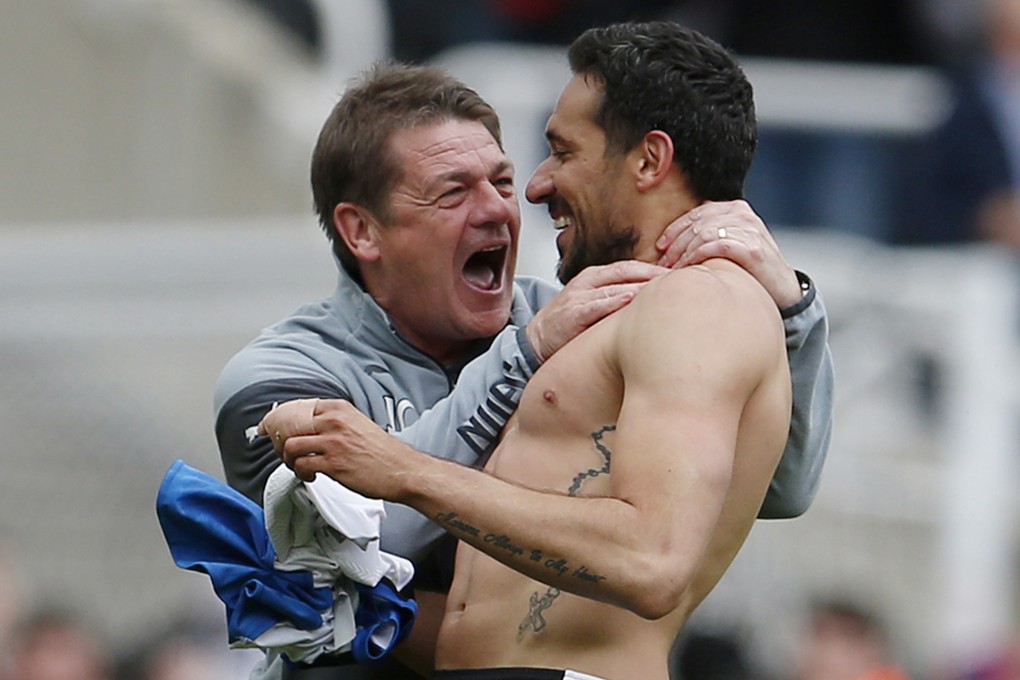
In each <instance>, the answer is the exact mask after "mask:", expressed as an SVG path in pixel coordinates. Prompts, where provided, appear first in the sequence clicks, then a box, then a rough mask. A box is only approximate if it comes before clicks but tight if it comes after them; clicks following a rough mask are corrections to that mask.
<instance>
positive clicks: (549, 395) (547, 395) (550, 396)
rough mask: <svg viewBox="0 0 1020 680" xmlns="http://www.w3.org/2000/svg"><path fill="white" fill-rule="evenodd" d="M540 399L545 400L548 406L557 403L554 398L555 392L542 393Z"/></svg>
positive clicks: (556, 399)
mask: <svg viewBox="0 0 1020 680" xmlns="http://www.w3.org/2000/svg"><path fill="white" fill-rule="evenodd" d="M542 398H543V399H545V400H546V401H547V402H549V403H550V404H552V405H553V406H555V405H556V402H557V401H558V397H557V396H556V390H546V391H545V392H543V393H542Z"/></svg>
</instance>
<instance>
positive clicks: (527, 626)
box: [517, 425, 616, 642]
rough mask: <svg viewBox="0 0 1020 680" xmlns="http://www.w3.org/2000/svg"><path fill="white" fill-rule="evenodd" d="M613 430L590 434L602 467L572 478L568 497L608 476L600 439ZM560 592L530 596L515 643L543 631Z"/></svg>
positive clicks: (606, 428) (607, 454) (608, 456)
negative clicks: (599, 478) (594, 481)
mask: <svg viewBox="0 0 1020 680" xmlns="http://www.w3.org/2000/svg"><path fill="white" fill-rule="evenodd" d="M615 429H616V426H615V425H603V426H602V428H601V429H599V430H598V431H597V432H592V433H591V439H592V443H594V444H595V450H596V451H597V452H598V454H599V455H600V456H602V467H599V468H591V469H589V470H587V471H585V472H581V473H580V474H578V475H577V476H576V477H574V480H573V481H572V482H571V484H570V488H569V489H567V494H568V495H570V496H576V495H577V494H578V492H580V490H581V487H582V486H583V485H584V483H585V482H586V481H587V480H589V479H594V478H596V477H599V476H601V475H605V474H609V465H610V461H611V459H612V452H611V451H610V450H609V448H608V447H606V445H605V444H603V443H602V438H603V437H605V435H606V433H607V432H612V431H614V430H615ZM560 592H561V591H560V589H559V588H553V587H550V588H549V590H547V591H546V592H545V595H539V594H538V591H535V592H533V593H532V594H531V599H530V604H529V607H528V615H527V616H525V617H524V620H523V621H521V623H520V625H519V626H518V627H517V642H520V641H521V640H523V639H524V636H525V634H527V633H528V631H529V630H530V631H531V632H533V633H540V632H542V630H544V629H545V627H546V626H547V625H548V622H547V621H546V620H545V618H544V617H543V616H542V613H543V612H544V611H545V610H547V609H549V607H551V606H552V605H553V603H554V602H555V601H556V598H558V597H559V596H560Z"/></svg>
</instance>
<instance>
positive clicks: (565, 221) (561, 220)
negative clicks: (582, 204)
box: [553, 217, 574, 229]
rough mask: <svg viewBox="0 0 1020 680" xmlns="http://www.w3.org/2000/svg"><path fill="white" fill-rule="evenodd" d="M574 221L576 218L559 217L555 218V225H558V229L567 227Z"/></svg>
mask: <svg viewBox="0 0 1020 680" xmlns="http://www.w3.org/2000/svg"><path fill="white" fill-rule="evenodd" d="M573 223H574V220H573V219H571V218H569V217H557V218H556V219H555V220H553V226H554V227H556V228H557V229H566V228H567V227H569V226H570V225H571V224H573Z"/></svg>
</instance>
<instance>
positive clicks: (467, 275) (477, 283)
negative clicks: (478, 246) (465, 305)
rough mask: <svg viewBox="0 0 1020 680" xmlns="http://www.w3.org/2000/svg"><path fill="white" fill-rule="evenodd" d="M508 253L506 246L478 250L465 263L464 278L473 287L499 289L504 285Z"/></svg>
mask: <svg viewBox="0 0 1020 680" xmlns="http://www.w3.org/2000/svg"><path fill="white" fill-rule="evenodd" d="M506 253H507V247H506V246H494V247H492V248H485V249H483V250H480V251H478V252H477V253H475V254H474V255H472V256H471V257H469V258H468V259H467V262H465V263H464V280H465V281H467V282H468V284H470V285H471V286H472V287H473V288H478V289H480V290H499V288H500V287H501V286H502V285H503V268H504V267H505V266H506Z"/></svg>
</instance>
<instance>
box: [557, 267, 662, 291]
mask: <svg viewBox="0 0 1020 680" xmlns="http://www.w3.org/2000/svg"><path fill="white" fill-rule="evenodd" d="M666 271H667V269H666V268H664V267H660V266H659V265H657V264H651V263H648V262H642V261H640V260H620V261H619V262H613V263H611V264H604V265H595V266H591V267H588V268H586V269H584V270H583V271H582V272H581V273H580V274H578V275H577V276H576V277H574V279H573V280H571V281H570V283H568V284H567V285H566V287H565V288H573V289H577V288H603V287H606V286H610V285H613V284H621V283H635V282H645V281H650V280H652V279H654V278H656V277H657V276H661V275H662V274H665V273H666Z"/></svg>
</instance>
